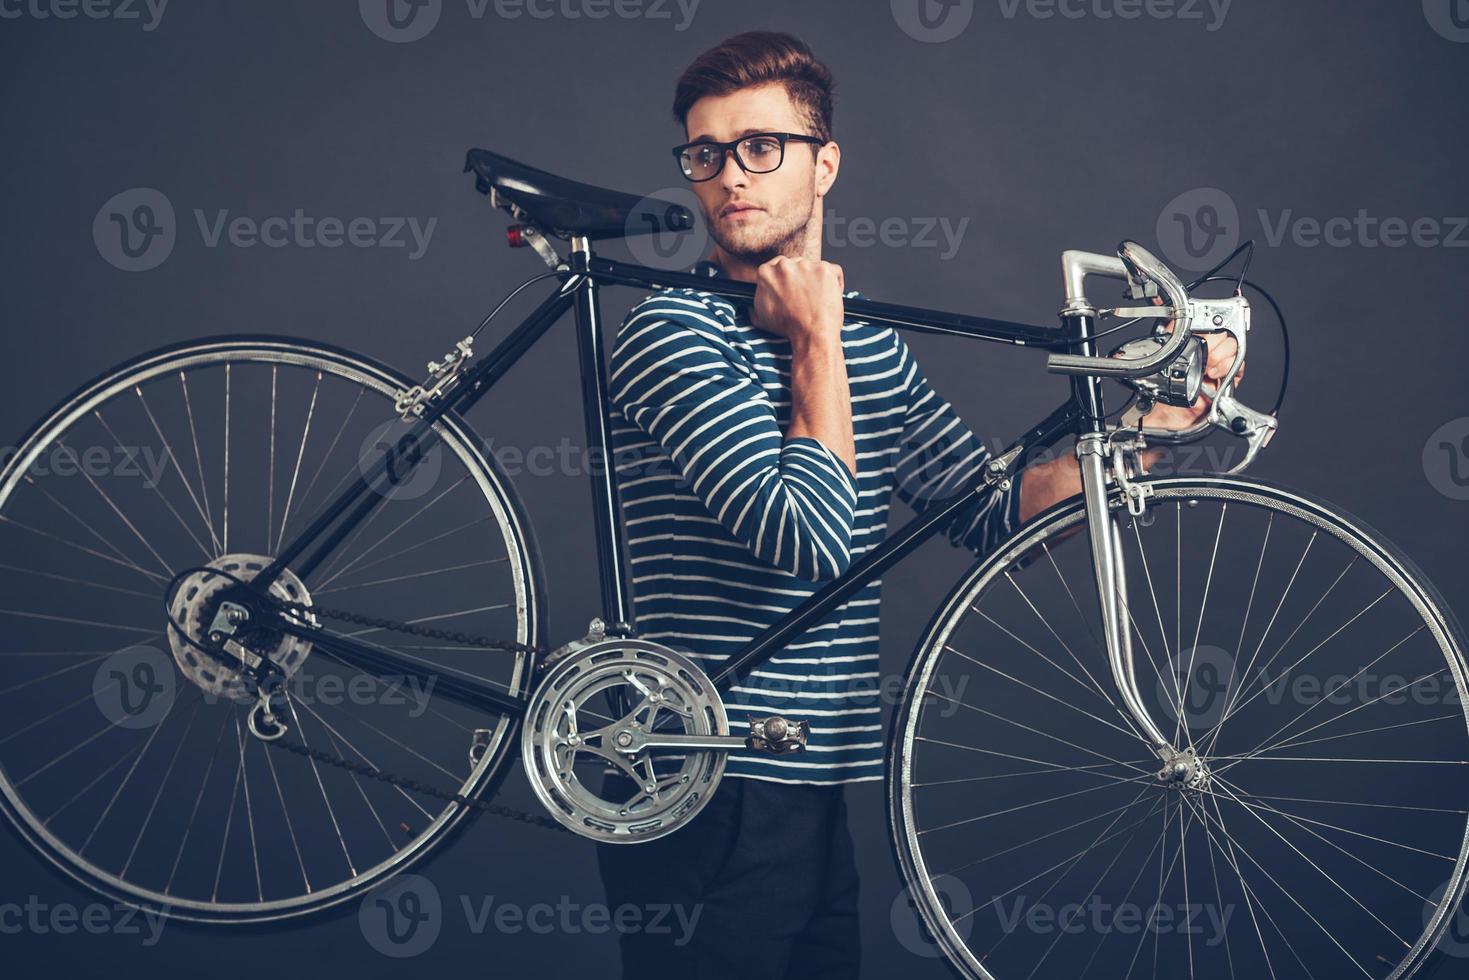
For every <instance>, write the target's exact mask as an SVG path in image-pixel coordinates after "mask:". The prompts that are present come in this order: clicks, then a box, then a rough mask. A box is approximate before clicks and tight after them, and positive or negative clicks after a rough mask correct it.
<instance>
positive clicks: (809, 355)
mask: <svg viewBox="0 0 1469 980" xmlns="http://www.w3.org/2000/svg"><path fill="white" fill-rule="evenodd" d="M843 283H844V280H843V278H842V268H841V266H839V265H836V264H835V263H832V262H822V261H820V260H819V259H811V258H790V257H787V256H783V255H778V256H776V257H775V258H773V259H771V260H770V261H769V262H766V263H763V264H762V265H761V266H760V267H759V268H758V269H756V270H755V303H754V306H753V307H752V308H751V311H750V319H751V320H752V321H753V322H754V324H755V326H757V327H759V328H760V329H762V330H766V331H769V332H770V333H774V334H779V335H781V336H782V337H787V338H789V339H790V342H791V421H790V425H788V426H787V427H786V432H785V435H786V438H787V439H795V438H799V437H806V438H810V439H815V440H816V441H817V442H819V443H821V444H822V445H824V446H826V448H827V449H829V450H831V452H832V453H834V454H835V455H836V456H837V458H838V459H840V460H841V461H842V462H843V463H844V464H846V467H847V470H848V471H849V472H850V473H851V474H852V475H853V477H854V478H855V476H856V475H857V443H856V437H855V436H854V434H853V430H852V398H851V388H850V387H849V383H848V380H847V355H846V351H845V350H844V349H843V347H842V325H843V323H844V322H845V320H846V313H845V311H844V310H843V308H842V286H843Z"/></svg>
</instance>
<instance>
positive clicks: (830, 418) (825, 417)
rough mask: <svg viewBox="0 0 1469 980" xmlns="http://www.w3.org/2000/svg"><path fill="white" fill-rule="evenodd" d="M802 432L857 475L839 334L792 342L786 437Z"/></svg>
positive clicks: (849, 394) (850, 413)
mask: <svg viewBox="0 0 1469 980" xmlns="http://www.w3.org/2000/svg"><path fill="white" fill-rule="evenodd" d="M798 436H805V437H807V438H810V439H815V440H816V441H817V442H819V443H821V444H822V445H824V446H826V448H828V449H830V450H831V451H832V452H833V453H834V454H835V455H836V456H837V458H838V459H841V460H842V461H843V462H844V463H846V464H847V469H848V470H850V471H851V472H852V475H853V476H854V477H855V476H856V475H857V443H856V439H855V437H854V436H853V434H852V390H851V384H850V382H849V381H848V380H847V356H846V352H845V351H844V350H843V349H842V343H841V340H840V339H839V338H838V337H835V336H831V337H819V338H813V339H807V340H801V341H798V342H792V344H791V424H790V425H789V426H788V427H787V428H786V438H787V439H794V438H796V437H798Z"/></svg>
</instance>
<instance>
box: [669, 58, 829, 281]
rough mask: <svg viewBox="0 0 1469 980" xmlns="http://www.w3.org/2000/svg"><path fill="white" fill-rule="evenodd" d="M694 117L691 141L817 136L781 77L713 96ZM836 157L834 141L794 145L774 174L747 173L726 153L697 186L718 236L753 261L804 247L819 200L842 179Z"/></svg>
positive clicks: (728, 249)
mask: <svg viewBox="0 0 1469 980" xmlns="http://www.w3.org/2000/svg"><path fill="white" fill-rule="evenodd" d="M686 123H687V129H688V141H689V142H693V141H695V140H700V139H712V140H718V141H720V142H726V141H729V140H733V139H738V138H739V137H741V136H745V135H748V134H750V133H762V132H763V133H803V134H806V135H811V127H810V124H809V123H808V122H807V121H806V119H805V117H804V116H803V115H802V114H801V113H800V111H798V110H797V108H796V106H795V105H794V104H793V103H792V102H791V98H790V95H789V94H788V93H787V92H786V87H785V86H784V85H782V84H780V83H778V82H776V83H771V84H769V85H758V86H755V87H753V88H746V89H740V90H739V91H736V92H731V93H730V94H728V95H706V96H705V97H704V98H702V99H700V100H699V101H697V102H695V103H694V104H693V106H692V107H691V108H690V109H689V114H688V118H687V120H686ZM813 150H819V151H820V152H819V153H815V154H813V152H812V151H813ZM835 155H836V149H835V145H834V144H831V143H828V144H827V145H826V146H825V147H816V146H814V145H813V144H809V143H787V144H786V148H785V159H784V161H783V162H782V163H781V165H780V166H779V167H778V168H776V169H775V170H773V171H771V172H770V173H766V174H747V173H745V171H744V170H743V168H741V167H740V165H739V164H738V163H736V162H735V160H734V156H733V155H732V154H731V155H728V156H726V158H725V161H724V169H723V170H721V171H720V172H719V174H718V175H717V176H715V177H713V178H711V179H709V180H705V181H699V182H697V183H694V184H693V185H692V186H693V188H694V193H695V194H696V195H697V196H698V198H699V203H700V204H701V205H702V206H703V209H704V217H705V220H706V222H707V224H708V226H709V232H710V235H711V236H712V237H713V238H714V241H715V242H716V243H717V244H718V245H719V247H720V248H721V249H722V250H724V251H725V252H726V253H728V254H729V255H732V256H735V257H737V258H740V259H742V260H744V261H747V262H752V263H759V262H764V261H766V260H768V259H771V258H774V257H775V256H776V255H791V254H796V253H797V252H799V250H800V248H801V246H802V244H803V243H804V240H805V236H806V233H807V226H808V224H809V223H810V221H811V215H812V212H813V210H814V209H815V205H816V200H817V199H818V198H820V197H823V196H825V194H826V191H827V189H828V188H829V187H830V186H831V183H832V181H833V180H835V179H836V160H835Z"/></svg>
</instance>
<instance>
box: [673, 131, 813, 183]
mask: <svg viewBox="0 0 1469 980" xmlns="http://www.w3.org/2000/svg"><path fill="white" fill-rule="evenodd" d="M792 142H794V143H815V144H816V145H817V146H820V145H822V144H824V143H825V142H826V140H823V139H818V138H817V137H815V136H806V135H804V134H802V133H751V134H749V135H748V136H741V137H740V138H739V139H737V140H730V141H729V142H728V143H720V142H717V141H715V140H696V141H695V142H693V143H685V144H683V145H682V146H675V147H674V148H673V155H674V158H675V159H677V160H678V166H679V169H680V170H681V171H682V172H683V175H684V177H685V178H686V179H687V180H691V181H694V182H695V183H697V182H699V181H701V180H710V179H711V178H714V177H717V176H719V172H720V171H721V170H723V169H724V160H725V157H726V156H728V154H729V153H730V152H731V151H733V152H734V158H735V163H738V164H739V165H740V169H741V170H743V171H744V172H745V173H747V174H768V173H770V172H771V171H772V170H778V169H780V165H781V164H782V163H783V162H785V154H786V144H787V143H792Z"/></svg>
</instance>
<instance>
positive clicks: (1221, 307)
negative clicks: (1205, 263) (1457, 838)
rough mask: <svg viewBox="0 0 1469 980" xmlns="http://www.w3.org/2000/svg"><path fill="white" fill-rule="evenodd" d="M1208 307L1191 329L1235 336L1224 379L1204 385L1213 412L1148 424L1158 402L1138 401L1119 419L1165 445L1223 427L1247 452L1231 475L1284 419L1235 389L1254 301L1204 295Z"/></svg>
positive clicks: (1249, 460)
mask: <svg viewBox="0 0 1469 980" xmlns="http://www.w3.org/2000/svg"><path fill="white" fill-rule="evenodd" d="M1205 302H1206V303H1207V304H1208V307H1209V313H1210V316H1209V317H1208V318H1207V319H1206V318H1200V320H1199V321H1198V322H1197V323H1196V324H1194V325H1193V326H1192V327H1191V331H1190V332H1191V333H1195V334H1210V333H1227V334H1229V335H1230V336H1231V337H1233V338H1234V340H1235V355H1234V361H1233V362H1232V363H1231V364H1230V365H1229V370H1228V371H1227V372H1225V375H1224V381H1222V382H1221V383H1220V384H1219V385H1218V386H1217V387H1215V386H1211V385H1210V384H1209V383H1208V382H1207V381H1205V382H1204V383H1203V384H1202V385H1201V386H1200V392H1201V394H1202V395H1204V396H1206V397H1208V399H1209V412H1208V414H1207V415H1205V416H1204V418H1202V419H1200V420H1199V422H1198V423H1197V424H1195V425H1192V426H1190V427H1189V428H1187V429H1149V428H1147V427H1146V426H1144V425H1143V424H1142V423H1143V421H1144V420H1145V419H1146V417H1147V414H1148V412H1150V411H1152V407H1153V403H1152V402H1147V403H1146V404H1143V403H1139V404H1136V405H1133V406H1132V407H1130V408H1129V409H1128V410H1127V411H1126V412H1124V413H1123V415H1122V418H1121V420H1120V424H1121V426H1122V427H1123V428H1130V429H1134V430H1136V431H1137V432H1138V433H1139V434H1140V435H1141V436H1142V437H1143V439H1144V440H1145V441H1149V442H1154V443H1163V444H1166V445H1182V444H1185V443H1189V442H1193V441H1196V440H1198V439H1200V438H1202V437H1203V436H1204V435H1205V434H1207V433H1208V432H1209V430H1211V429H1223V430H1224V431H1225V432H1228V433H1229V434H1230V435H1233V436H1237V437H1239V438H1241V439H1244V440H1245V443H1246V447H1247V448H1246V450H1245V457H1244V459H1243V460H1241V461H1240V463H1239V465H1237V466H1234V467H1232V468H1230V469H1228V470H1225V471H1224V472H1225V474H1226V475H1230V476H1232V475H1234V474H1236V473H1240V472H1243V471H1244V470H1245V468H1246V467H1248V466H1249V465H1250V464H1251V463H1253V462H1254V461H1255V457H1256V456H1258V455H1259V454H1260V450H1261V449H1264V448H1265V446H1266V445H1267V444H1268V443H1269V442H1270V440H1271V438H1272V437H1273V436H1274V435H1275V430H1276V429H1277V428H1279V426H1280V420H1279V419H1277V418H1276V417H1275V416H1273V415H1267V414H1265V413H1264V412H1258V411H1256V410H1255V409H1253V408H1250V407H1249V406H1248V405H1246V404H1245V403H1244V402H1242V401H1240V400H1239V399H1238V398H1236V397H1235V395H1234V379H1235V378H1236V377H1238V376H1239V371H1240V368H1241V367H1243V366H1244V362H1245V353H1246V347H1247V339H1248V334H1249V330H1250V306H1249V303H1247V302H1245V301H1244V299H1243V298H1242V297H1236V299H1235V302H1233V303H1227V304H1226V303H1220V302H1219V301H1214V302H1209V301H1205Z"/></svg>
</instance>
